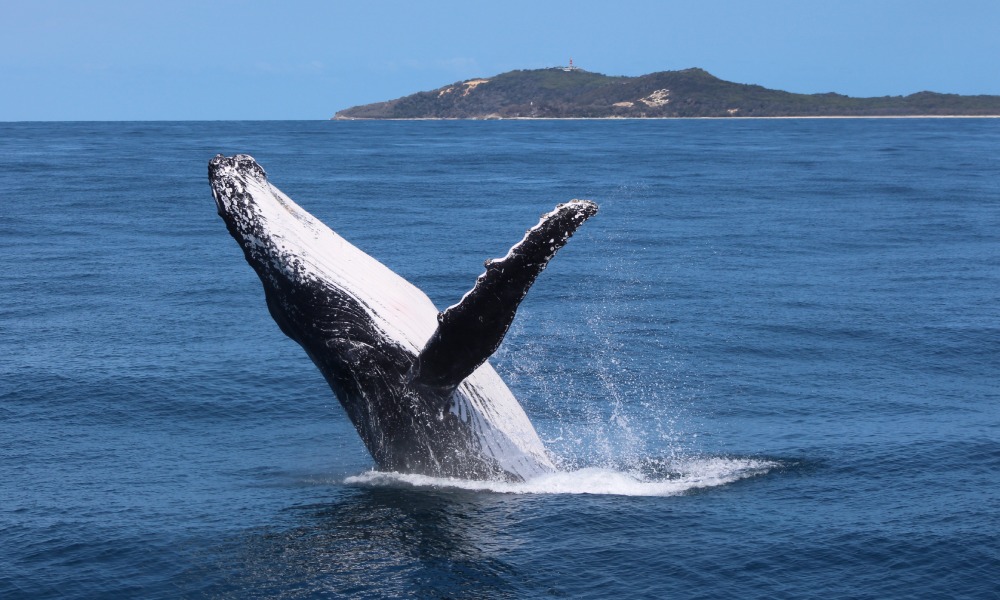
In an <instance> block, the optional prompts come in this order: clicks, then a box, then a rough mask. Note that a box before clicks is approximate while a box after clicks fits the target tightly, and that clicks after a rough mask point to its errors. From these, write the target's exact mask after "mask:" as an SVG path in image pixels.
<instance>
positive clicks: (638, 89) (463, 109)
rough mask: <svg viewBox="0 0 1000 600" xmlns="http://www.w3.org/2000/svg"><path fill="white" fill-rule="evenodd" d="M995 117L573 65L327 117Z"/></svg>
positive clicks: (692, 75)
mask: <svg viewBox="0 0 1000 600" xmlns="http://www.w3.org/2000/svg"><path fill="white" fill-rule="evenodd" d="M944 115H956V116H996V115H1000V96H961V95H957V94H939V93H935V92H919V93H916V94H911V95H909V96H883V97H878V98H852V97H849V96H844V95H841V94H835V93H827V94H793V93H791V92H784V91H780V90H771V89H767V88H764V87H761V86H759V85H748V84H742V83H732V82H730V81H723V80H722V79H719V78H717V77H715V76H713V75H711V74H710V73H708V72H707V71H704V70H702V69H684V70H682V71H662V72H659V73H651V74H649V75H642V76H640V77H611V76H607V75H601V74H600V73H591V72H589V71H585V70H583V69H579V68H562V67H557V68H551V69H535V70H526V71H521V70H518V71H510V72H508V73H503V74H501V75H497V76H495V77H490V78H481V79H470V80H467V81H461V82H458V83H454V84H452V85H449V86H445V87H442V88H439V89H437V90H433V91H429V92H418V93H416V94H412V95H410V96H405V97H403V98H398V99H396V100H389V101H387V102H377V103H375V104H365V105H363V106H355V107H353V108H348V109H346V110H342V111H340V112H338V113H337V114H336V115H335V116H334V117H333V118H334V119H531V118H535V119H566V118H590V119H609V118H633V119H634V118H670V117H674V118H682V117H835V116H841V117H882V116H944Z"/></svg>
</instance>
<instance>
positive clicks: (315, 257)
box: [208, 154, 597, 481]
mask: <svg viewBox="0 0 1000 600" xmlns="http://www.w3.org/2000/svg"><path fill="white" fill-rule="evenodd" d="M208 179H209V183H210V184H211V188H212V195H213V197H214V198H215V203H216V207H217V208H218V211H219V215H220V216H221V217H222V219H223V221H225V224H226V228H227V229H228V230H229V233H230V234H231V235H232V236H233V238H235V239H236V241H237V243H238V244H239V245H240V247H241V248H242V249H243V253H244V256H245V258H246V260H247V262H248V263H249V264H250V266H251V267H253V269H254V271H256V273H257V275H258V276H259V277H260V280H261V283H262V284H263V286H264V297H265V301H266V303H267V308H268V310H269V312H270V313H271V316H272V317H273V318H274V320H275V322H276V323H277V324H278V327H279V328H280V329H281V331H282V332H283V333H284V334H285V335H287V336H288V337H290V338H291V339H293V340H294V341H296V342H298V344H299V345H300V346H302V348H303V349H304V350H305V351H306V354H308V355H309V357H310V358H311V359H312V361H313V362H314V363H315V364H316V366H317V367H318V368H319V370H320V372H321V373H322V374H323V376H324V378H325V379H326V381H327V383H329V385H330V388H331V389H332V390H333V392H334V394H335V395H336V397H337V399H338V400H339V401H340V403H341V405H342V406H343V407H344V410H345V411H346V413H347V415H348V417H349V418H350V420H351V422H352V423H353V425H354V427H355V428H356V429H357V431H358V434H359V435H360V436H361V440H362V441H363V442H364V444H365V447H366V448H367V449H368V451H369V452H370V453H371V455H372V458H373V459H374V460H375V462H376V464H377V465H378V467H379V468H380V469H383V470H387V471H396V472H400V473H417V474H425V475H431V476H438V477H457V478H466V479H504V480H508V481H521V480H524V479H528V478H531V477H534V476H537V475H540V474H544V473H548V472H552V471H554V470H555V466H554V464H553V462H552V460H551V459H550V458H549V456H548V455H547V453H546V450H545V447H544V445H543V444H542V441H541V439H540V438H539V437H538V434H537V433H536V432H535V429H534V427H533V426H532V424H531V421H529V420H528V417H527V415H526V414H525V413H524V410H523V409H522V408H521V406H520V404H519V403H518V402H517V400H516V399H515V398H514V396H513V394H512V393H511V392H510V390H509V389H508V388H507V386H506V385H505V384H504V382H503V380H502V379H501V378H500V376H499V375H498V374H497V372H496V371H495V370H494V369H493V367H492V366H490V363H489V362H488V360H487V359H488V358H489V357H490V355H492V354H493V352H494V351H496V349H497V348H498V347H499V345H500V342H501V341H502V340H503V337H504V335H505V334H506V332H507V329H508V328H509V327H510V324H511V322H512V321H513V319H514V314H515V312H516V311H517V307H518V305H519V304H520V302H521V300H522V299H523V298H524V296H525V294H527V292H528V288H530V287H531V284H532V283H533V282H534V281H535V278H536V277H537V276H538V275H539V273H541V272H542V270H543V269H545V266H546V264H547V263H548V261H549V260H550V259H551V258H552V257H553V256H554V255H555V253H556V252H557V251H558V250H559V249H560V248H561V247H562V246H563V245H565V244H566V242H567V241H568V240H569V238H570V236H572V235H573V233H574V232H575V231H576V229H577V228H578V227H579V226H580V225H581V224H583V222H584V221H586V220H587V219H588V218H589V217H591V216H593V215H594V214H595V213H596V212H597V205H596V204H594V203H593V202H590V201H588V200H572V201H569V202H566V203H564V204H559V205H558V206H556V207H555V209H554V210H552V211H551V212H548V213H546V214H544V215H542V218H541V220H540V221H539V222H538V224H537V225H535V226H534V227H532V228H531V229H529V230H528V231H527V233H526V234H525V236H524V239H522V240H521V241H520V242H518V243H517V244H515V245H514V246H513V247H512V248H511V249H510V251H509V252H507V254H506V256H504V257H503V258H497V259H491V260H487V261H486V263H485V272H484V273H483V274H482V275H480V276H479V278H478V279H477V280H476V282H475V285H474V287H473V288H472V289H471V290H470V291H468V292H467V293H466V294H465V295H464V296H463V297H462V298H461V300H459V302H458V303H456V304H455V305H453V306H451V307H449V308H447V309H445V310H444V311H441V312H440V313H439V312H438V310H437V308H436V307H435V306H434V304H433V303H432V302H431V300H430V299H429V298H428V297H427V295H426V294H424V293H423V292H422V291H420V289H418V288H417V287H416V286H414V285H413V284H411V283H410V282H408V281H406V280H405V279H403V278H402V277H400V276H399V275H397V274H396V273H394V272H393V271H392V270H390V269H389V268H388V267H386V266H385V265H383V264H382V263H380V262H378V261H377V260H375V259H374V258H372V257H371V256H369V255H367V254H365V253H364V252H362V251H361V250H359V249H358V248H356V247H354V246H353V245H351V244H350V243H348V242H347V241H346V240H344V238H342V237H341V236H339V235H338V234H336V233H334V231H333V230H331V229H330V228H329V227H327V226H326V225H324V224H323V223H322V222H321V221H319V220H318V219H317V218H315V217H314V216H312V215H311V214H309V213H308V212H306V211H305V210H303V209H302V208H301V207H299V206H298V205H297V204H295V202H293V201H292V200H291V199H290V198H289V197H288V196H286V195H285V194H284V193H282V192H281V191H280V190H279V189H278V188H276V187H275V186H274V185H272V184H271V183H270V182H269V181H268V179H267V174H266V173H265V172H264V169H263V168H262V167H261V166H260V165H259V164H257V162H256V161H255V160H254V159H253V158H252V157H251V156H248V155H245V154H239V155H236V156H233V157H225V156H223V155H221V154H220V155H218V156H216V157H215V158H213V159H212V160H211V161H210V162H209V165H208Z"/></svg>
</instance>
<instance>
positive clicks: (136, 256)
mask: <svg viewBox="0 0 1000 600" xmlns="http://www.w3.org/2000/svg"><path fill="white" fill-rule="evenodd" d="M217 153H223V154H226V155H231V154H235V153H247V154H251V155H253V156H254V157H255V158H256V159H257V160H258V161H259V162H260V164H261V165H263V167H264V168H265V169H266V170H267V172H268V176H269V178H270V180H271V182H272V183H274V184H275V185H276V186H278V187H279V188H281V189H282V190H283V191H284V192H285V193H287V194H288V195H289V196H290V197H291V198H293V199H294V200H295V201H296V202H298V203H299V204H300V205H301V206H302V207H304V208H305V209H306V210H308V211H310V212H311V213H313V214H314V215H316V216H317V217H319V218H320V219H322V220H323V221H324V222H325V223H327V224H328V225H329V226H330V227H331V228H333V229H334V230H335V231H337V232H338V233H339V234H340V235H342V236H344V237H345V238H346V239H347V240H349V241H350V242H351V243H353V244H354V245H356V246H358V247H359V248H361V249H362V250H364V251H365V252H367V253H368V254H370V255H372V256H374V257H375V258H377V259H378V260H380V261H381V262H383V263H384V264H386V265H388V266H389V267H390V268H391V269H393V270H394V271H396V272H397V273H399V274H400V275H402V276H403V277H405V278H407V279H408V280H410V281H411V282H413V283H415V284H416V285H417V286H419V287H420V288H421V289H423V290H424V291H425V292H426V293H427V294H428V295H429V296H430V298H431V299H432V300H433V301H434V303H435V304H436V305H437V306H438V307H439V308H444V307H447V306H449V305H451V304H454V303H455V302H457V301H458V300H459V299H460V298H461V297H462V295H463V294H464V293H465V292H466V291H468V290H469V289H471V287H472V285H473V284H474V282H475V280H476V277H477V276H478V275H479V274H480V273H481V272H482V270H483V261H484V260H486V259H488V258H493V257H501V256H504V254H505V253H506V252H507V250H508V249H509V248H510V246H511V245H513V244H514V243H516V242H517V241H519V240H520V239H521V238H522V236H523V235H524V232H525V230H526V229H527V228H529V227H531V226H533V225H534V224H535V223H537V221H538V217H539V215H540V214H542V213H544V212H546V211H549V210H551V209H552V208H553V207H554V206H555V205H556V204H557V203H560V202H565V201H567V200H569V199H572V198H587V199H591V200H594V201H595V202H597V203H598V204H599V205H600V213H599V214H598V215H597V216H595V217H594V218H592V219H591V220H590V221H589V222H588V223H586V224H585V225H584V226H583V227H582V228H581V229H580V231H579V232H577V234H576V235H575V236H574V237H573V239H571V240H570V242H569V243H568V244H567V246H566V247H565V248H563V249H562V250H561V251H560V253H559V255H558V256H556V257H555V259H553V261H552V262H551V263H550V265H549V267H548V268H547V269H546V270H545V272H544V273H542V274H541V276H540V277H539V279H538V281H537V282H536V284H535V286H534V287H533V288H532V290H531V291H530V293H529V294H528V296H527V298H526V299H525V301H524V302H523V303H522V305H521V307H520V309H519V311H518V315H517V318H516V319H515V321H514V325H513V327H512V329H511V331H510V332H509V333H508V335H507V338H506V339H505V341H504V342H503V345H502V346H501V348H500V350H499V351H498V352H497V354H495V355H494V357H493V358H492V359H491V362H492V364H493V365H494V366H495V367H496V369H497V371H498V372H499V373H500V375H501V376H502V377H503V378H504V380H505V381H506V382H507V384H508V386H509V387H510V388H511V390H512V391H513V393H514V395H515V396H516V397H517V398H518V399H519V401H520V402H521V404H522V405H523V407H524V409H525V411H526V412H527V414H528V416H529V417H530V418H531V420H532V422H533V423H534V425H535V427H536V429H537V430H538V432H539V434H540V436H541V437H542V439H543V440H544V441H545V444H546V447H547V449H548V450H549V451H550V453H551V454H552V456H553V458H554V460H556V462H557V463H558V464H559V465H560V469H561V472H560V473H559V474H557V475H554V476H549V477H547V478H545V479H540V480H537V481H529V482H525V483H520V484H515V483H500V482H495V483H494V482H475V481H462V480H453V479H434V478H429V477H421V476H412V475H405V474H394V473H380V472H378V471H376V470H375V466H374V463H373V461H372V459H371V457H370V456H369V455H368V454H367V452H366V450H365V448H364V446H363V445H362V443H361V441H360V439H359V437H358V434H357V432H356V431H355V430H354V428H353V427H352V425H351V423H350V422H349V420H348V418H347V416H346V415H345V413H344V411H343V409H342V408H341V406H340V405H339V403H338V402H337V399H336V398H335V397H334V396H333V394H332V393H331V391H330V389H329V387H328V386H327V384H326V382H325V381H324V380H323V378H322V376H321V374H320V373H319V371H318V370H317V369H316V368H315V367H314V366H313V364H312V362H311V361H310V360H309V358H308V357H307V356H306V355H305V353H304V352H303V351H302V349H301V348H300V347H299V346H298V345H297V344H295V343H294V342H292V341H291V340H289V339H288V338H286V337H285V336H284V335H283V334H282V333H281V332H280V330H279V329H278V327H277V325H275V323H274V321H273V320H272V319H271V317H270V315H269V314H268V311H267V308H266V306H265V303H264V297H263V290H262V287H261V284H260V281H259V279H258V278H257V276H256V275H255V274H254V272H253V270H252V269H251V268H250V267H249V266H248V265H247V264H246V261H245V260H244V258H243V254H242V251H241V250H240V248H239V247H238V246H237V244H236V243H235V242H234V241H233V239H232V238H231V237H230V236H229V234H228V233H227V231H226V228H225V225H224V223H223V222H222V220H221V219H220V218H219V216H218V215H217V214H216V207H215V203H214V202H213V199H212V196H211V192H210V189H209V186H208V181H207V163H208V161H209V159H211V158H212V157H213V156H214V155H216V154H217ZM0 258H2V261H0V264H2V267H0V597H2V598H30V599H36V598H88V599H89V598H233V599H236V598H239V599H243V598H341V597H344V598H346V597H351V598H354V597H359V598H678V599H688V598H705V599H714V598H741V599H757V598H761V599H764V598H768V599H771V598H824V599H828V598H856V599H866V598H871V599H897V598H907V599H910V598H1000V384H998V376H1000V120H996V119H885V120H882V119H857V120H852V119H829V120H827V119H821V120H798V119H778V120H696V121H687V120H667V121H491V122H447V121H427V122H360V121H358V122H339V121H338V122H331V121H317V122H162V123H156V122H139V123H0Z"/></svg>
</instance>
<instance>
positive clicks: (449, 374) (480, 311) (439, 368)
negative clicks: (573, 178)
mask: <svg viewBox="0 0 1000 600" xmlns="http://www.w3.org/2000/svg"><path fill="white" fill-rule="evenodd" d="M596 213H597V204H595V203H593V202H591V201H589V200H571V201H570V202H567V203H565V204H560V205H558V206H557V207H556V208H555V210H553V211H552V212H549V213H547V214H545V215H542V219H541V221H539V222H538V225H535V226H534V227H532V228H531V229H529V230H528V232H527V233H526V234H525V236H524V239H523V240H521V241H520V242H518V243H517V244H516V245H514V247H513V248H511V249H510V251H509V252H508V253H507V256H505V257H503V258H498V259H492V260H488V261H486V264H485V266H486V271H485V272H484V273H483V274H482V275H480V276H479V278H478V279H477V280H476V285H475V287H473V288H472V290H471V291H469V292H468V293H467V294H465V296H464V297H463V298H462V300H461V301H459V303H458V304H455V305H454V306H451V307H449V308H447V309H446V310H444V311H443V312H441V313H440V314H438V328H437V330H436V331H435V332H434V335H432V336H431V338H430V340H429V341H428V342H427V344H426V346H424V349H423V350H422V351H421V352H420V355H419V357H418V360H417V363H416V364H415V365H414V366H415V371H416V372H415V374H414V377H413V380H414V381H416V382H420V383H423V384H425V385H432V386H438V387H446V388H447V387H455V386H457V385H458V384H459V383H461V382H462V380H463V379H465V378H466V377H468V376H469V375H471V374H472V372H473V371H475V370H476V369H477V368H478V367H479V365H481V364H483V363H484V362H486V359H487V358H489V357H490V355H492V354H493V353H494V352H495V351H496V349H497V348H498V347H499V346H500V342H501V341H502V340H503V337H504V335H505V334H506V333H507V329H508V328H510V324H511V322H512V321H513V320H514V314H515V313H516V312H517V307H518V305H519V304H520V303H521V300H523V299H524V296H525V295H526V294H527V293H528V289H529V288H530V287H531V284H532V283H534V281H535V278H536V277H538V274H539V273H541V272H542V271H543V270H544V269H545V266H546V265H547V264H548V262H549V260H551V259H552V257H553V256H555V254H556V251H558V250H559V249H560V248H562V247H563V246H564V245H565V244H566V242H567V241H568V240H569V238H570V237H571V236H572V235H573V233H574V232H575V231H576V230H577V228H578V227H579V226H580V225H582V224H583V222H584V221H586V220H587V219H588V218H590V217H592V216H593V215H594V214H596Z"/></svg>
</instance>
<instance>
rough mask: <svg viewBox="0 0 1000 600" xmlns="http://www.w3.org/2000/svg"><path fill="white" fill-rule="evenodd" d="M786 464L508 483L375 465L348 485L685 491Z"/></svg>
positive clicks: (569, 474) (553, 476) (702, 465)
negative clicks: (394, 469) (443, 475)
mask: <svg viewBox="0 0 1000 600" xmlns="http://www.w3.org/2000/svg"><path fill="white" fill-rule="evenodd" d="M785 466H787V465H786V464H785V463H784V462H782V461H779V460H774V459H767V458H752V457H722V456H699V457H689V458H684V459H679V460H674V461H669V462H667V463H665V464H663V465H661V468H659V469H657V470H656V471H655V472H650V471H649V470H648V469H641V470H638V469H637V470H633V469H617V468H612V467H584V468H580V469H575V470H565V471H556V472H553V473H546V474H543V475H538V476H536V477H531V478H529V479H527V480H525V481H522V482H507V481H491V480H478V479H459V478H454V477H433V476H429V475H419V474H410V473H396V472H389V471H375V470H372V471H366V472H364V473H361V474H358V475H352V476H349V477H347V478H345V479H344V480H343V484H345V485H349V486H357V487H362V488H409V489H419V490H431V491H455V492H462V491H465V492H480V493H483V492H485V493H496V494H511V495H598V496H681V495H685V494H689V493H693V492H697V491H700V490H707V489H710V488H716V487H721V486H725V485H728V484H731V483H735V482H737V481H740V480H744V479H750V478H753V477H759V476H762V475H766V474H768V473H772V472H774V471H776V470H780V469H782V468H783V467H785Z"/></svg>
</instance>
